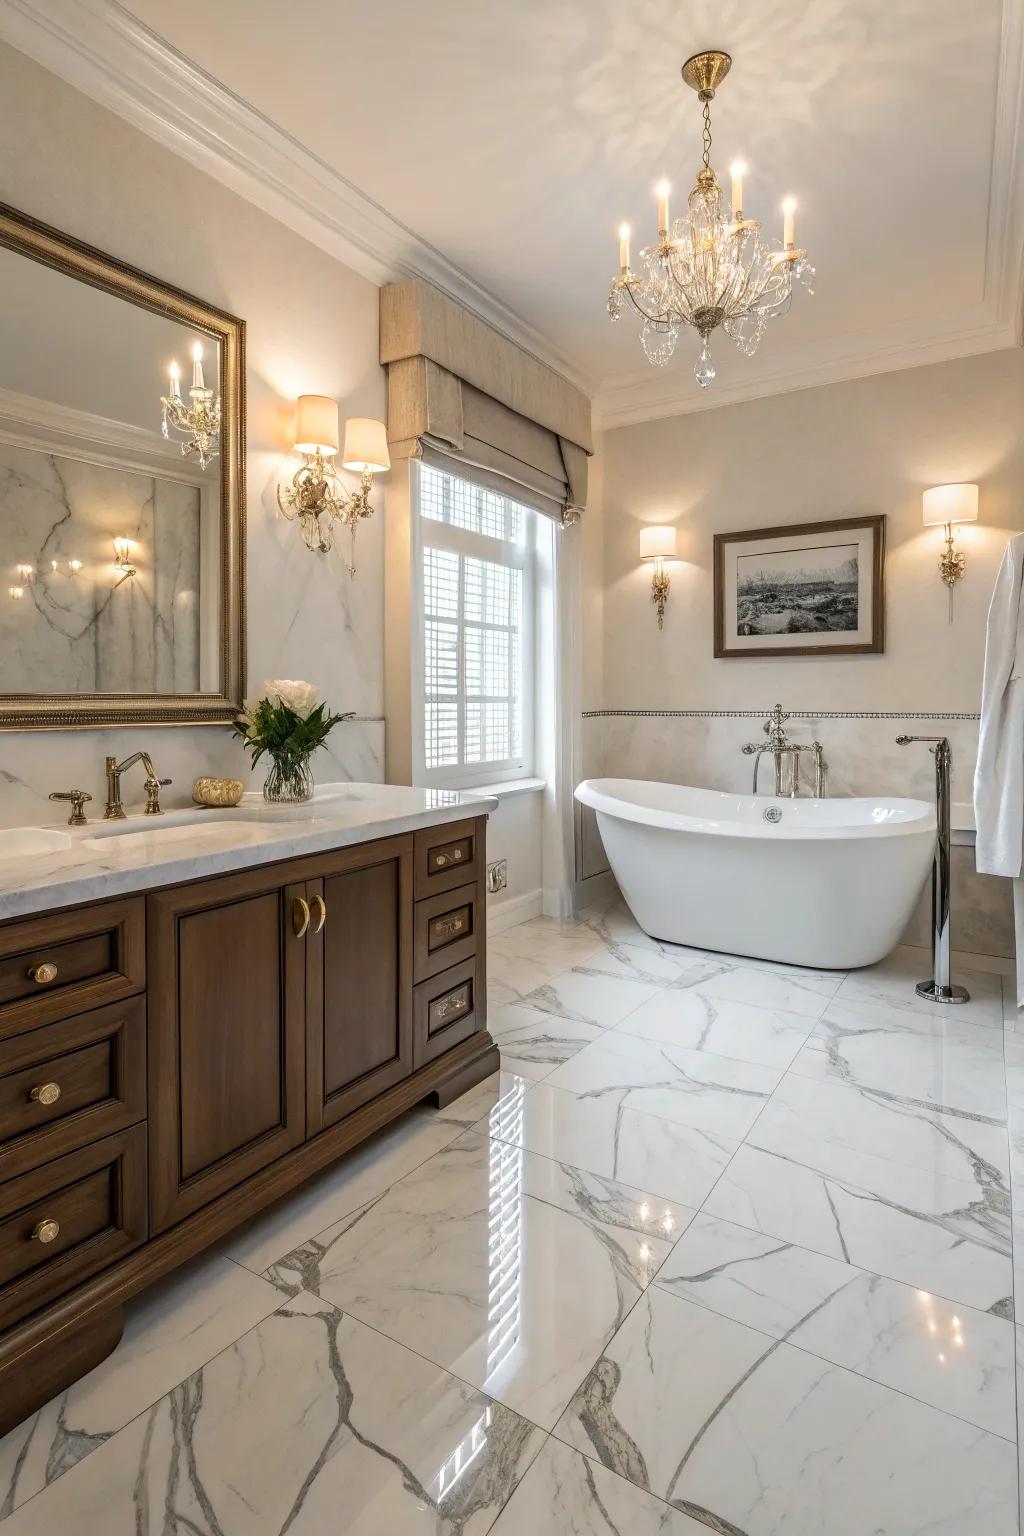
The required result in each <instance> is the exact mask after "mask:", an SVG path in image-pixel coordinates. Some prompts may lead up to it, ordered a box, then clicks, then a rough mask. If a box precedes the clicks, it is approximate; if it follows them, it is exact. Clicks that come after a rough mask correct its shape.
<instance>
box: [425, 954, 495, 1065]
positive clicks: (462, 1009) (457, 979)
mask: <svg viewBox="0 0 1024 1536" xmlns="http://www.w3.org/2000/svg"><path fill="white" fill-rule="evenodd" d="M482 986H483V981H482V975H481V969H480V964H479V957H478V956H477V955H474V956H472V958H471V959H469V960H464V961H463V962H462V964H461V965H453V966H452V967H451V968H450V970H447V971H440V972H438V974H437V975H436V976H432V977H431V978H430V980H429V981H421V982H420V984H419V986H418V987H416V988H414V990H413V995H412V1018H413V1066H414V1067H422V1066H425V1065H426V1063H427V1062H428V1061H433V1060H434V1058H435V1056H440V1055H442V1054H443V1053H444V1052H445V1051H448V1050H451V1048H452V1046H453V1045H458V1044H460V1042H461V1041H463V1040H468V1039H469V1037H470V1035H472V1034H475V1032H476V1031H477V1030H478V1029H482V1028H483V1009H482V1007H481V1005H480V999H481V993H482Z"/></svg>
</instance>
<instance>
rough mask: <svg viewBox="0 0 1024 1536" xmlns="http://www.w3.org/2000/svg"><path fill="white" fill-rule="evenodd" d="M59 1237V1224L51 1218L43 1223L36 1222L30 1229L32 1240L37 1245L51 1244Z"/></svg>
mask: <svg viewBox="0 0 1024 1536" xmlns="http://www.w3.org/2000/svg"><path fill="white" fill-rule="evenodd" d="M59 1236H60V1222H59V1221H54V1220H53V1219H52V1218H51V1217H47V1218H45V1219H44V1220H43V1221H37V1222H36V1224H35V1226H34V1227H33V1228H32V1240H33V1242H37V1243H52V1242H55V1241H56V1239H57V1238H58V1237H59Z"/></svg>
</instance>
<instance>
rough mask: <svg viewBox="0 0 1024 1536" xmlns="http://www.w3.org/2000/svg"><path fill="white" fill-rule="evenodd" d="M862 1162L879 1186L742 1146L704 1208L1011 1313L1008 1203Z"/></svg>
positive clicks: (970, 1187) (920, 1174) (904, 1169)
mask: <svg viewBox="0 0 1024 1536" xmlns="http://www.w3.org/2000/svg"><path fill="white" fill-rule="evenodd" d="M856 1167H857V1171H858V1173H859V1174H860V1176H861V1178H863V1179H870V1180H871V1181H872V1186H873V1187H870V1188H866V1187H864V1185H863V1184H860V1185H858V1184H854V1183H851V1182H848V1181H847V1180H844V1179H840V1178H836V1177H831V1176H826V1175H825V1174H822V1173H820V1172H819V1171H818V1170H817V1169H816V1168H813V1167H808V1166H806V1165H804V1164H801V1163H797V1162H794V1161H793V1160H792V1159H790V1158H788V1157H785V1156H783V1155H780V1154H776V1153H773V1152H764V1151H762V1150H761V1149H760V1148H758V1147H753V1146H742V1147H740V1149H739V1151H738V1152H737V1153H736V1156H735V1157H734V1158H733V1160H732V1162H731V1163H730V1164H729V1166H728V1168H727V1169H726V1170H725V1172H724V1173H723V1175H722V1177H721V1178H720V1179H719V1181H718V1183H717V1184H716V1185H715V1187H714V1189H713V1190H712V1191H711V1194H710V1195H709V1197H708V1199H707V1202H706V1203H705V1206H704V1209H705V1211H706V1212H707V1213H708V1214H709V1215H712V1216H721V1217H724V1219H725V1220H726V1221H732V1222H735V1223H736V1224H737V1225H739V1226H742V1227H753V1228H755V1229H756V1230H757V1231H759V1232H764V1233H766V1234H767V1235H768V1236H770V1237H775V1238H778V1239H780V1240H781V1241H783V1242H790V1243H796V1244H797V1245H798V1246H800V1247H802V1248H810V1249H813V1250H814V1251H815V1252H816V1253H824V1254H827V1255H828V1256H830V1257H832V1258H836V1259H845V1260H846V1262H847V1263H849V1264H854V1265H856V1266H857V1267H858V1268H861V1269H869V1270H873V1271H874V1272H875V1273H876V1274H880V1275H887V1276H888V1277H889V1278H890V1279H891V1280H902V1281H904V1282H905V1283H906V1284H907V1285H912V1286H917V1287H919V1288H920V1289H921V1290H925V1291H932V1292H934V1293H935V1294H936V1295H938V1296H945V1297H947V1298H948V1299H949V1300H950V1301H959V1302H963V1303H964V1305H965V1306H970V1307H975V1308H976V1309H977V1310H978V1311H979V1312H994V1313H995V1314H996V1315H998V1316H1002V1317H1009V1316H1012V1311H1013V1300H1012V1295H1013V1286H1012V1274H1011V1261H1010V1222H1009V1210H1008V1208H1007V1202H1006V1201H1005V1200H1002V1201H1000V1200H998V1199H996V1200H993V1201H992V1202H991V1203H989V1202H986V1201H985V1200H984V1199H983V1198H981V1196H980V1195H979V1189H978V1186H977V1185H976V1184H970V1183H967V1182H966V1180H963V1179H950V1178H946V1177H944V1176H943V1175H941V1174H939V1173H936V1172H934V1171H932V1172H929V1171H927V1170H925V1169H921V1168H911V1167H908V1166H907V1165H906V1164H902V1163H886V1161H885V1159H884V1157H877V1158H875V1159H873V1160H869V1159H867V1158H860V1159H858V1160H857V1162H856Z"/></svg>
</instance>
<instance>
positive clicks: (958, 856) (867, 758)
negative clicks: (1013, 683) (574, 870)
mask: <svg viewBox="0 0 1024 1536" xmlns="http://www.w3.org/2000/svg"><path fill="white" fill-rule="evenodd" d="M792 707H793V709H794V710H796V709H797V706H796V705H793V706H792ZM768 708H770V706H766V708H765V710H764V713H763V714H749V715H736V714H725V713H722V714H715V713H710V712H709V713H706V714H698V713H696V712H695V713H692V714H681V713H676V714H669V713H664V714H658V713H655V712H646V713H644V712H640V711H636V712H632V713H630V712H626V711H620V712H615V711H600V712H595V713H592V714H589V715H587V716H585V717H584V719H583V722H582V727H583V729H582V748H583V761H584V763H585V770H584V771H585V773H586V774H587V775H589V776H595V775H597V774H598V773H600V774H602V775H605V776H607V777H611V778H620V777H621V778H633V779H656V780H662V781H666V782H669V783H676V784H695V785H700V786H702V787H706V788H709V789H724V790H735V791H737V792H749V790H750V788H751V780H752V763H751V759H750V758H749V757H744V755H743V753H742V750H741V749H742V747H743V745H744V743H746V742H753V741H757V742H760V741H762V740H763V733H762V729H761V727H762V724H763V721H764V719H765V718H766V717H767V714H768ZM787 730H788V731H789V733H790V735H791V736H792V737H793V738H794V740H797V741H812V740H818V741H820V742H821V743H822V745H823V747H824V749H825V762H826V764H827V768H828V783H827V792H828V793H829V794H830V795H865V794H887V795H908V796H913V797H916V798H920V799H929V800H930V799H931V798H932V797H933V795H934V792H935V768H934V762H933V759H932V757H931V755H930V754H929V752H928V750H927V747H925V746H923V745H917V744H913V745H910V746H906V747H899V746H897V745H896V737H897V736H899V735H904V734H906V735H915V736H947V737H948V738H949V740H950V743H951V745H952V749H953V800H954V803H955V802H957V801H968V802H969V801H970V799H971V794H972V783H973V776H974V761H975V757H976V755H977V746H978V721H977V719H976V718H972V717H969V716H950V715H926V714H919V715H911V714H898V715H897V714H890V715H862V714H859V715H854V714H839V713H836V714H829V713H821V714H810V713H808V714H805V715H804V714H800V715H798V714H794V715H793V716H792V718H791V719H790V721H789V722H788V724H787ZM807 772H808V765H806V764H805V766H804V776H805V778H806V775H807ZM771 785H772V764H771V762H770V760H768V761H765V760H762V766H761V780H760V790H761V792H762V793H764V792H766V791H767V792H769V793H770V791H771ZM805 792H806V793H810V792H811V786H810V783H809V782H808V783H807V784H806V785H805ZM577 838H578V848H577V867H578V870H579V872H580V875H581V878H582V879H583V880H584V881H586V880H588V879H593V878H594V877H596V876H598V875H599V874H600V873H601V871H602V870H603V869H605V868H607V865H606V862H605V860H604V858H603V850H602V849H601V847H600V837H599V834H598V832H597V828H596V825H595V824H594V823H593V818H592V813H590V812H586V813H585V815H584V816H581V817H580V818H579V820H578V823H577ZM952 862H953V894H952V925H953V944H954V947H955V948H957V949H963V950H969V951H971V952H972V953H975V954H985V955H994V956H1000V957H1003V956H1009V955H1011V954H1012V952H1013V911H1012V897H1011V887H1010V883H1009V881H1006V880H1000V879H996V878H994V877H992V876H989V875H979V874H977V873H976V871H975V868H974V850H973V848H971V847H968V846H961V847H957V848H955V849H954V853H953V861H952ZM930 933H931V917H930V899H929V896H928V893H927V892H925V894H924V895H923V896H922V900H921V903H920V905H919V907H918V910H917V911H916V912H915V914H914V917H913V919H912V920H911V923H910V925H909V927H908V929H907V933H906V936H905V937H906V941H907V942H908V943H914V944H921V945H927V944H928V943H929V942H930Z"/></svg>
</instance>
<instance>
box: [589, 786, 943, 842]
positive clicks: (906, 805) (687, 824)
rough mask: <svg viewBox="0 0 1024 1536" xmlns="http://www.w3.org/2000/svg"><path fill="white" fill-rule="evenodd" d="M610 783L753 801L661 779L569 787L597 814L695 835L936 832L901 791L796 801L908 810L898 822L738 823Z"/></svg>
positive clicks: (813, 838)
mask: <svg viewBox="0 0 1024 1536" xmlns="http://www.w3.org/2000/svg"><path fill="white" fill-rule="evenodd" d="M613 785H621V786H623V787H625V786H629V787H631V788H643V787H645V786H647V785H651V786H657V787H658V788H665V789H689V790H694V791H695V792H696V793H698V794H701V795H706V796H709V797H714V798H717V799H719V800H721V801H730V802H735V801H736V800H746V801H750V802H753V801H754V796H753V795H742V794H740V793H739V792H738V791H729V790H718V789H707V788H705V787H703V786H701V785H697V784H672V783H670V782H669V781H668V780H666V779H621V778H619V779H612V778H600V779H583V780H582V781H581V782H580V783H579V784H577V786H576V788H575V790H574V791H573V794H574V798H575V799H576V800H578V801H579V802H580V804H581V805H586V806H589V807H590V809H591V810H593V811H595V812H597V814H598V815H603V816H612V817H614V818H616V819H617V820H619V821H627V822H633V823H635V824H636V825H639V826H647V827H660V828H662V829H663V830H665V831H671V832H689V833H693V834H694V835H696V836H699V837H733V838H746V839H749V840H751V841H759V842H765V841H767V840H769V839H771V840H772V841H773V842H813V843H831V842H865V841H874V840H875V839H876V838H883V837H885V838H892V837H920V836H921V834H922V833H927V834H928V835H929V836H930V837H934V836H935V831H936V820H935V808H934V806H933V805H931V804H929V802H928V801H927V800H917V799H914V798H911V797H908V796H901V795H850V796H845V795H837V796H829V797H828V798H827V799H826V800H821V801H814V799H813V796H801V797H800V801H799V802H797V803H802V804H804V805H806V804H808V802H811V803H815V804H831V805H838V804H842V803H846V804H849V805H865V804H866V805H873V806H883V807H886V808H892V809H898V810H906V811H913V812H914V814H913V815H910V816H908V817H907V819H906V820H904V821H892V822H888V821H887V822H867V821H862V822H854V823H847V824H845V825H843V824H841V823H836V824H835V825H828V824H823V825H818V826H794V825H793V823H792V822H790V823H789V824H788V825H787V824H786V820H785V814H783V818H782V820H780V821H777V822H768V821H765V820H763V819H760V818H759V819H758V820H756V821H754V820H751V821H741V820H739V819H737V818H735V817H723V818H721V819H718V818H715V817H713V816H708V815H700V814H696V813H694V812H686V811H670V810H665V809H662V808H660V807H657V806H647V805H642V804H639V803H637V802H636V801H633V800H624V799H622V798H621V797H620V796H618V795H615V794H614V793H611V792H610V786H613ZM757 801H758V802H761V801H763V802H764V805H765V808H766V809H767V807H768V806H771V805H775V806H778V807H779V808H780V809H782V810H783V813H784V812H785V808H786V806H790V805H793V804H794V802H793V801H792V800H790V799H789V798H788V797H787V796H783V797H782V798H779V797H777V796H775V795H758V796H757Z"/></svg>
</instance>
